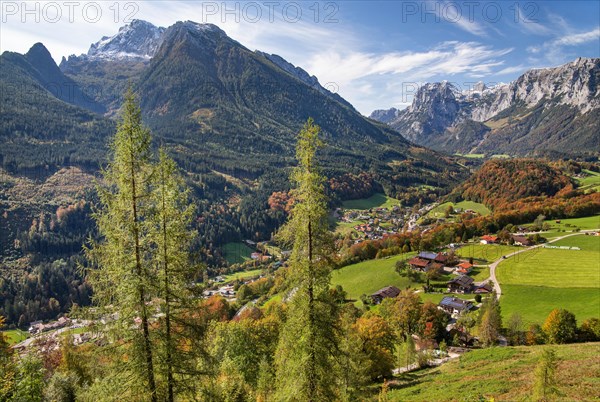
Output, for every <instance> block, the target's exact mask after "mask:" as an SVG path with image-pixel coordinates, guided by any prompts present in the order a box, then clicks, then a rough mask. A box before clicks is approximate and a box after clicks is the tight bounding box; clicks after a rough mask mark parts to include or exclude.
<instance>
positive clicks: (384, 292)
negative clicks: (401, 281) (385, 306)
mask: <svg viewBox="0 0 600 402" xmlns="http://www.w3.org/2000/svg"><path fill="white" fill-rule="evenodd" d="M399 294H400V289H398V288H397V287H395V286H386V287H384V288H382V289H379V290H378V291H377V292H375V293H373V294H372V295H371V296H379V297H381V298H384V297H396V296H398V295H399Z"/></svg>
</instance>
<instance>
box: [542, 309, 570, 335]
mask: <svg viewBox="0 0 600 402" xmlns="http://www.w3.org/2000/svg"><path fill="white" fill-rule="evenodd" d="M542 330H543V331H544V334H545V336H546V340H547V341H548V343H568V342H571V341H573V340H574V339H575V334H576V331H577V322H576V320H575V315H574V314H573V313H571V312H569V311H567V310H565V309H558V308H555V309H554V310H552V311H551V312H550V314H548V317H547V318H546V321H544V325H542Z"/></svg>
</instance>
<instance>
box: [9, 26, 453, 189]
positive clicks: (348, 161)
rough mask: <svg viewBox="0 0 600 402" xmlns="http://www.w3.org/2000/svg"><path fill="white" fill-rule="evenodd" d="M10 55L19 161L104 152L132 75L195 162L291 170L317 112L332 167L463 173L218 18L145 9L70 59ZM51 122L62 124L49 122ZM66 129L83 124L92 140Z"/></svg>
mask: <svg viewBox="0 0 600 402" xmlns="http://www.w3.org/2000/svg"><path fill="white" fill-rule="evenodd" d="M30 54H35V55H37V56H36V57H29V55H30ZM0 61H1V62H2V65H3V72H5V73H3V75H2V82H0V85H2V86H3V87H6V86H11V85H13V84H14V83H15V82H17V81H23V82H28V83H30V84H31V90H30V91H27V92H26V93H21V94H20V95H19V96H20V99H21V100H20V101H19V102H14V104H12V105H9V106H7V107H5V108H3V109H2V110H0V119H2V120H3V121H9V122H10V124H9V125H6V126H3V128H2V129H0V137H4V138H6V142H8V143H10V142H11V141H14V140H13V139H11V138H17V139H19V141H20V143H19V144H20V145H19V147H16V146H15V147H12V148H11V147H8V148H3V149H2V150H0V158H1V159H0V161H4V162H3V166H4V167H5V168H7V169H9V170H12V171H18V170H19V167H24V166H26V167H28V168H32V167H34V166H32V165H36V164H37V165H38V166H50V167H52V166H54V168H55V169H56V168H59V167H62V166H64V165H65V164H69V163H78V162H79V161H80V159H81V158H80V156H79V155H81V154H86V155H87V154H88V153H93V152H92V151H96V152H95V154H96V159H95V160H90V159H89V158H88V157H87V156H86V158H85V162H86V164H87V165H93V164H94V163H95V164H96V166H97V165H98V164H101V163H103V162H104V161H105V156H106V153H105V149H106V148H105V144H106V142H107V138H106V137H107V135H108V133H110V131H111V128H114V121H113V118H114V117H115V116H116V115H117V112H118V110H119V107H120V105H121V103H122V98H123V93H124V91H125V89H126V87H127V86H128V85H132V86H133V87H134V89H135V90H136V92H137V93H138V95H139V99H140V102H141V106H142V112H143V115H144V121H145V122H146V124H148V125H149V127H150V128H151V129H152V131H153V133H154V135H155V137H156V140H157V142H159V141H160V142H161V143H163V144H164V145H166V146H167V147H168V148H170V149H171V150H172V151H173V152H172V154H173V155H174V156H175V158H176V159H177V160H178V162H179V163H180V165H182V166H184V168H185V169H186V170H187V171H189V172H190V173H199V174H203V175H207V174H208V175H225V177H230V176H233V177H237V178H242V179H249V180H254V179H257V178H259V177H261V176H262V175H264V174H266V173H269V174H272V173H273V172H274V171H276V170H277V169H285V168H287V167H289V166H290V165H291V164H293V163H294V147H295V138H296V134H297V133H298V131H299V130H300V128H301V127H302V125H303V124H304V122H305V121H306V120H307V119H308V118H309V117H312V118H314V120H315V122H316V123H317V124H319V125H320V126H321V128H322V136H323V139H324V140H325V141H326V143H327V145H328V146H327V147H326V149H325V150H324V151H323V154H322V157H323V164H324V166H325V168H326V170H327V172H328V174H329V175H330V176H335V175H338V174H344V173H348V172H354V173H359V172H365V171H371V172H374V173H375V174H376V175H377V176H378V180H379V181H380V183H382V184H384V187H385V188H386V189H390V188H395V187H398V188H401V187H407V186H416V187H418V186H433V187H448V186H450V185H451V184H455V183H456V182H457V181H458V179H459V177H462V175H463V174H464V173H461V172H462V171H463V168H462V167H461V166H460V165H459V164H457V163H456V161H454V160H452V159H451V158H446V157H442V156H440V155H438V154H436V153H435V152H432V151H430V150H427V149H425V148H422V147H418V146H414V145H413V144H411V143H410V142H408V141H407V140H405V139H404V138H403V137H402V136H401V135H399V134H398V133H397V132H396V131H394V130H393V129H391V128H390V127H388V126H387V125H384V124H381V123H379V122H376V121H374V120H371V119H368V118H366V117H364V116H362V115H361V114H360V113H359V112H358V111H356V110H355V109H354V107H352V105H351V104H350V103H348V102H347V101H346V100H344V99H343V98H342V97H340V96H339V95H337V94H334V93H332V92H330V91H329V90H327V89H326V88H324V87H323V86H322V85H321V84H320V83H319V81H318V79H317V78H316V77H314V76H311V75H310V74H308V73H307V72H306V71H304V70H303V69H301V68H299V67H296V66H294V65H292V64H291V63H289V62H287V61H286V60H284V59H283V58H281V57H280V56H277V55H272V54H267V53H264V52H260V51H251V50H249V49H247V48H246V47H244V46H243V45H241V44H240V43H238V42H236V41H235V40H233V39H231V38H229V37H228V36H227V35H226V33H225V32H224V31H222V30H221V29H220V28H218V27H217V26H215V25H212V24H198V23H195V22H191V21H185V22H177V23H175V24H174V25H172V26H170V27H168V28H162V27H156V26H154V25H152V24H150V23H148V22H145V21H140V20H134V21H132V22H131V23H130V24H128V25H126V26H124V27H122V28H121V29H119V32H118V33H117V34H116V35H114V36H111V37H103V38H102V39H101V40H100V41H98V42H96V43H94V44H92V45H91V47H90V49H89V51H88V52H87V54H84V55H80V56H75V55H72V56H69V57H68V59H67V58H63V59H62V61H61V63H60V68H58V67H57V66H56V64H55V63H54V62H53V60H52V58H51V57H50V53H49V52H48V50H46V48H45V47H44V46H43V45H42V44H36V45H35V46H34V47H33V48H32V49H31V50H30V52H28V53H27V55H19V54H17V53H10V52H5V53H4V54H3V55H2V56H1V57H0ZM5 66H6V68H5ZM8 71H10V73H8ZM57 85H58V86H68V87H70V88H73V90H74V91H75V94H76V96H68V97H66V96H63V94H64V93H65V92H64V91H60V94H58V95H56V94H55V93H54V92H52V90H51V87H52V86H57ZM57 102H58V103H57ZM60 109H62V110H60ZM37 110H44V111H48V110H52V111H53V112H52V116H49V115H48V116H44V118H43V121H42V120H39V119H37V118H36V117H35V116H34V117H33V118H32V117H31V116H32V115H35V113H36V111H37ZM73 116H80V117H81V118H80V119H75V120H74V119H73ZM84 116H85V118H84ZM92 122H93V124H92ZM98 124H100V125H101V126H102V130H99V131H97V132H96V136H95V137H96V138H95V141H97V143H98V144H96V145H92V142H91V141H92V138H91V136H88V135H87V133H88V132H89V128H90V127H95V126H94V125H98ZM46 126H51V127H56V132H55V131H52V130H50V131H45V132H44V130H45V128H44V127H46ZM15 130H17V133H18V135H17V136H16V137H15ZM66 132H69V133H71V132H73V133H76V132H80V133H81V136H80V138H81V143H79V142H78V141H77V140H75V139H74V138H72V136H71V135H68V136H66V135H65V133H66ZM42 139H43V141H41V140H42ZM80 144H81V146H84V147H85V149H82V150H79V149H78V147H79V146H80ZM100 144H102V145H101V146H100ZM48 147H49V148H50V149H51V152H48ZM23 148H29V149H28V151H27V152H26V154H28V155H30V156H32V157H29V158H28V159H27V160H22V159H20V155H21V154H20V152H16V151H15V150H16V149H23ZM80 151H81V152H80ZM33 155H36V156H35V157H33ZM92 159H93V158H92ZM7 161H9V162H10V165H8V164H7V163H6V162H7ZM284 177H285V175H284ZM230 187H235V185H233V186H230Z"/></svg>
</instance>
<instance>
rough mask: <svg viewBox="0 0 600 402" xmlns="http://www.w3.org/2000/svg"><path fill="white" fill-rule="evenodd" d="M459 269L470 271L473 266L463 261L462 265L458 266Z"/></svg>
mask: <svg viewBox="0 0 600 402" xmlns="http://www.w3.org/2000/svg"><path fill="white" fill-rule="evenodd" d="M458 267H459V268H463V269H470V268H473V264H471V263H470V262H466V261H463V262H461V263H460V264H458Z"/></svg>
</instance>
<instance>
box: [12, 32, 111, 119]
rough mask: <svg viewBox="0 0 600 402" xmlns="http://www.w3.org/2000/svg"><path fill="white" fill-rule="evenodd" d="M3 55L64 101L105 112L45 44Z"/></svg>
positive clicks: (37, 44) (94, 110)
mask: <svg viewBox="0 0 600 402" xmlns="http://www.w3.org/2000/svg"><path fill="white" fill-rule="evenodd" d="M3 56H6V57H4V59H5V61H7V62H8V60H10V62H9V63H14V64H17V65H19V66H20V69H21V70H22V71H24V72H26V74H28V75H29V76H30V77H31V78H32V79H33V80H34V81H35V82H36V83H37V84H39V85H40V86H41V87H43V88H44V89H45V90H47V91H48V92H50V93H51V94H52V95H53V96H54V97H56V98H58V99H60V100H62V101H63V102H66V103H70V104H72V105H74V106H78V107H81V108H84V109H88V110H90V111H92V112H96V113H103V112H104V106H102V105H101V104H99V103H98V102H96V101H94V100H93V99H92V98H91V97H90V96H89V95H88V94H87V93H85V92H84V91H83V90H82V89H81V88H80V87H79V85H78V84H77V83H76V82H75V81H73V80H72V79H71V78H69V77H67V76H65V75H64V74H63V73H62V71H61V70H60V68H58V66H57V65H56V63H55V62H54V60H53V59H52V56H51V55H50V52H49V51H48V49H46V47H44V45H43V44H41V43H36V44H35V45H33V46H32V47H31V49H29V51H28V52H27V53H26V54H24V55H19V54H17V53H10V52H5V53H4V55H3ZM7 68H8V69H10V68H11V67H7ZM6 77H7V78H10V77H9V76H6Z"/></svg>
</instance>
